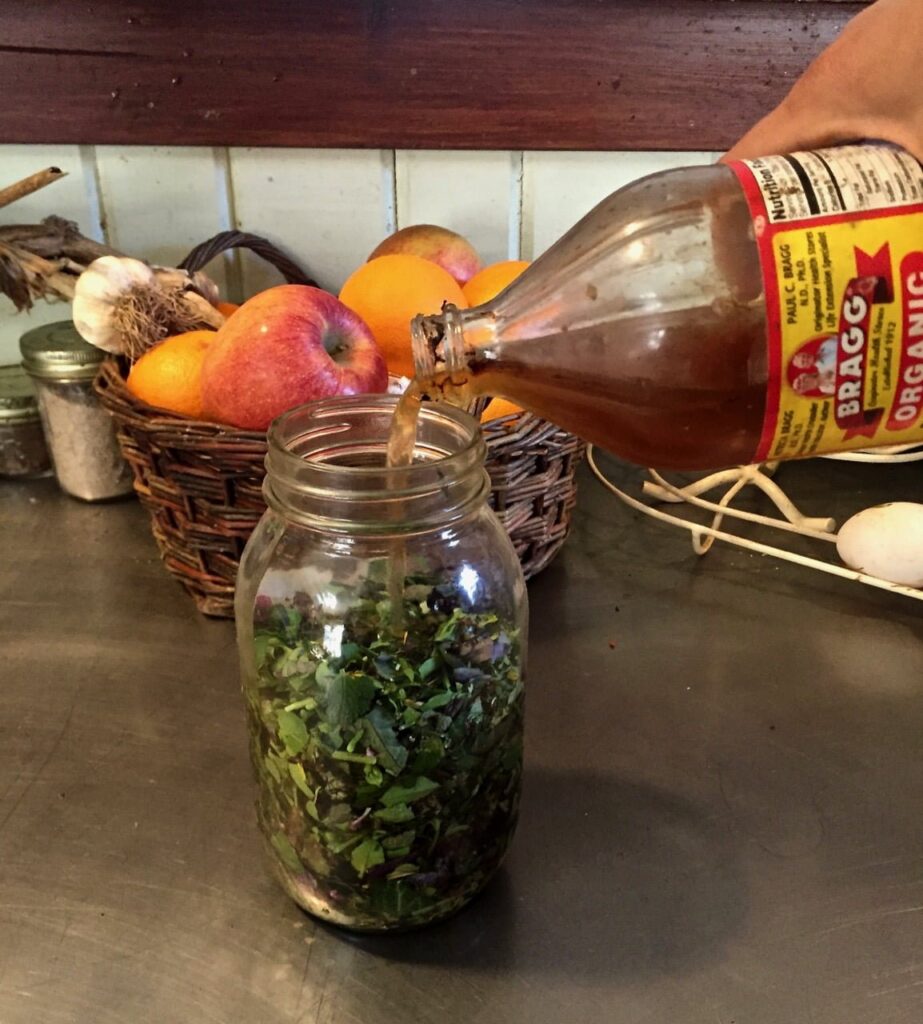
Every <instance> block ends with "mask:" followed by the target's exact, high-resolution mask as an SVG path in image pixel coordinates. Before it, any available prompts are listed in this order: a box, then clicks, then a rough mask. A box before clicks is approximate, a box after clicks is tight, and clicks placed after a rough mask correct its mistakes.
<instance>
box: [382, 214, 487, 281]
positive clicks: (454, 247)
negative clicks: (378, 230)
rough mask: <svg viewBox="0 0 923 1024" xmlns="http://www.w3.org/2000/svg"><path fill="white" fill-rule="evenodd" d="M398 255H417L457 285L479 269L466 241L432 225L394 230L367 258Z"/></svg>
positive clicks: (473, 251) (474, 255)
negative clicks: (451, 278)
mask: <svg viewBox="0 0 923 1024" xmlns="http://www.w3.org/2000/svg"><path fill="white" fill-rule="evenodd" d="M401 252H405V253H410V255H411V256H420V257H422V258H423V259H424V260H429V261H430V263H438V264H439V266H440V267H442V269H443V270H447V271H448V272H449V273H450V274H451V275H452V277H454V278H455V280H456V281H457V282H458V283H459V284H460V285H463V284H465V282H467V281H468V280H470V279H471V278H472V277H474V275H475V274H476V273H477V272H478V271H479V270H480V269H481V261H480V259H479V258H478V254H477V253H476V252H475V250H474V246H473V245H472V244H471V243H470V242H469V241H468V239H467V238H462V236H461V235H459V234H456V233H455V232H454V231H449V229H448V228H440V227H437V226H436V225H435V224H414V225H413V226H411V227H408V228H401V230H400V231H395V232H394V234H393V235H389V236H388V237H387V238H386V239H385V240H384V241H383V242H382V243H381V244H380V245H379V246H378V247H377V248H376V249H375V250H374V252H372V254H371V255H370V256H369V259H370V260H374V259H375V258H376V257H378V256H392V255H394V254H395V253H401Z"/></svg>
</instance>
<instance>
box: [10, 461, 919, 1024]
mask: <svg viewBox="0 0 923 1024" xmlns="http://www.w3.org/2000/svg"><path fill="white" fill-rule="evenodd" d="M607 465H608V466H609V468H610V469H611V470H613V472H615V473H616V474H620V473H628V472H629V471H628V470H626V469H623V468H621V467H619V465H618V464H617V463H615V462H614V461H611V460H610V461H608V462H607ZM781 472H783V473H784V474H785V480H786V483H787V484H789V485H791V486H790V489H791V491H792V492H793V493H794V494H796V495H797V496H798V499H799V501H800V503H801V504H802V506H803V507H804V508H805V510H806V511H815V512H816V513H817V514H828V513H829V512H830V510H831V504H834V505H835V504H836V500H835V496H836V495H837V494H844V493H850V492H852V497H850V499H849V502H848V504H850V506H851V507H854V508H857V507H861V506H862V504H863V503H864V504H872V503H874V501H875V500H878V499H880V498H882V497H896V496H898V495H899V496H902V497H905V498H908V499H911V500H914V499H915V500H923V473H921V470H920V468H919V467H915V466H909V467H902V468H900V469H888V470H887V471H885V470H882V469H879V468H874V467H870V468H856V467H854V466H847V465H844V464H833V463H826V464H821V463H816V462H815V463H811V464H807V465H799V466H790V467H784V468H783V470H782V471H781ZM884 482H887V483H888V488H887V491H885V490H884V489H883V486H882V485H883V483H884ZM857 489H861V490H862V491H863V492H864V494H863V495H862V496H861V497H857V496H856V492H857ZM530 591H531V600H532V643H531V661H530V676H529V680H528V694H529V696H528V701H527V719H528V727H527V758H526V764H527V769H526V788H525V797H524V803H523V816H522V820H521V824H520V827H519V831H518V834H517V837H516V840H515V843H514V847H513V850H512V852H511V854H510V856H509V858H508V860H507V862H506V865H505V867H504V869H503V870H502V872H501V874H500V876H499V877H498V878H497V879H496V880H495V882H494V883H493V884H492V885H491V886H490V887H489V888H488V890H487V891H486V892H485V893H484V894H483V896H482V897H480V898H479V899H478V900H477V901H476V902H475V903H474V904H473V905H472V906H471V907H470V908H468V909H467V910H466V911H464V912H463V913H462V914H460V915H459V916H457V917H456V918H454V919H453V920H451V921H449V922H447V923H445V924H443V925H440V926H438V927H435V928H431V929H429V930H426V931H421V932H417V933H413V934H408V935H402V936H397V937H381V938H374V939H356V938H352V937H350V936H348V935H346V934H343V933H340V932H337V931H334V930H331V929H329V928H326V927H324V926H321V925H317V924H315V923H314V922H313V921H312V920H311V919H310V918H309V917H307V916H306V915H304V914H303V913H302V912H301V911H299V910H298V909H297V908H296V907H295V906H294V905H293V904H292V903H291V902H290V901H289V900H288V899H287V897H285V896H284V895H283V894H282V892H281V891H280V890H279V889H277V887H276V886H275V884H274V883H273V882H272V880H271V879H270V877H269V875H268V873H267V871H266V870H265V868H264V866H263V863H262V860H261V854H260V850H259V846H258V841H257V834H256V826H255V819H254V812H253V796H254V792H253V785H252V782H251V777H250V767H249V763H248V760H247V743H246V735H245V727H244V716H243V704H242V700H241V698H240V695H239V692H238V675H237V666H236V654H235V650H234V637H233V628H232V625H231V624H230V623H229V622H222V621H209V620H206V619H204V618H202V617H200V616H199V615H198V614H197V613H196V612H195V610H194V607H193V605H192V603H191V601H190V600H189V599H188V598H187V597H186V596H185V595H184V594H183V593H182V592H181V590H180V589H179V588H178V586H177V585H176V584H175V583H173V581H172V580H171V579H170V578H169V577H168V576H167V575H166V573H165V572H164V570H163V569H162V568H161V566H160V564H159V561H158V559H157V555H156V552H155V549H154V545H153V541H152V539H151V537H150V533H149V530H148V525H147V520H146V516H145V514H144V513H143V511H142V510H141V508H140V507H139V506H138V505H137V504H135V503H134V502H132V501H129V502H122V503H119V504H112V505H101V506H89V505H82V504H80V503H78V502H75V501H72V500H70V499H68V498H66V497H64V496H63V495H61V494H60V493H59V492H58V491H57V489H56V487H55V484H54V483H53V481H50V480H44V481H38V482H33V483H27V484H15V483H8V482H3V483H2V484H0V601H2V614H0V678H2V682H0V1024H65V1022H67V1024H78V1022H79V1024H109V1022H119V1024H121V1022H130V1024H174V1022H176V1024H212V1022H214V1024H218V1022H221V1024H225V1022H227V1024H288V1022H292V1024H294V1022H299V1024H300V1022H305V1024H307V1022H310V1024H334V1022H336V1024H353V1022H355V1024H360V1022H361V1024H394V1022H396V1021H403V1022H413V1024H494V1022H497V1024H500V1022H502V1024H571V1022H574V1024H576V1022H580V1024H583V1022H591V1021H593V1022H597V1021H603V1022H610V1021H611V1022H617V1024H802V1022H803V1024H905V1022H906V1024H919V1022H920V1021H921V1020H923V699H921V698H923V645H921V643H920V637H921V632H923V614H921V613H923V605H917V604H916V603H914V602H911V601H909V600H906V599H902V598H898V597H894V596H892V595H889V594H886V593H881V592H877V591H874V590H871V589H868V588H863V587H861V586H859V585H857V584H852V583H848V582H845V581H839V580H835V579H832V578H827V577H823V576H819V575H815V574H813V573H811V572H810V571H808V570H804V569H800V568H796V567H794V566H787V565H782V564H778V563H775V562H773V561H771V560H768V559H762V558H759V557H755V556H751V555H749V554H747V553H746V552H742V551H737V550H732V549H729V548H723V549H722V548H716V549H715V551H713V552H712V553H711V554H710V555H708V556H707V558H706V559H704V560H697V559H696V558H695V556H694V555H693V554H692V553H691V549H690V546H689V542H688V539H687V538H686V537H685V536H683V535H680V534H678V533H673V532H671V531H670V530H669V528H667V527H664V526H661V525H659V524H656V523H652V522H649V521H647V520H644V519H642V518H639V517H638V516H636V515H635V514H633V513H631V512H629V511H628V510H626V509H624V508H623V507H622V506H620V505H618V504H617V503H616V502H615V501H614V499H612V498H611V497H610V496H608V495H607V494H605V493H604V492H603V491H602V489H601V488H600V487H598V486H597V485H596V484H595V482H593V481H591V480H590V478H589V477H588V475H586V474H585V475H584V478H583V480H582V489H581V494H580V507H579V510H578V515H577V520H576V524H575V529H574V532H573V535H572V537H571V538H570V540H569V542H568V544H567V546H566V548H565V550H564V552H563V553H562V555H561V556H560V557H559V558H558V560H557V561H556V562H555V563H554V564H553V565H552V566H551V567H550V568H549V569H547V570H546V571H545V572H544V573H543V574H542V575H541V576H539V577H538V578H537V579H536V580H535V581H533V583H532V584H531V585H530Z"/></svg>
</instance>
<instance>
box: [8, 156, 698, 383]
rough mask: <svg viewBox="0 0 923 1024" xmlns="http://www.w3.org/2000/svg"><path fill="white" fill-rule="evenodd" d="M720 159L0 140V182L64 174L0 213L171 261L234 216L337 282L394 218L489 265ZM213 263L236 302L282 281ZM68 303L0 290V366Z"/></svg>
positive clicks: (237, 223)
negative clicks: (53, 219)
mask: <svg viewBox="0 0 923 1024" xmlns="http://www.w3.org/2000/svg"><path fill="white" fill-rule="evenodd" d="M717 157H718V154H717V153H699V152H684V153H622V152H611V153H565V152H553V153H547V152H541V153H539V152H534V153H533V152H525V153H523V152H428V151H404V150H397V151H394V150H352V149H342V150H336V149H236V148H231V149H211V148H208V147H181V148H166V147H156V146H137V147H114V146H10V145H0V185H5V184H8V183H11V182H13V181H17V180H18V179H20V178H22V177H25V176H26V175H27V174H30V173H32V172H33V171H36V170H39V169H40V168H42V167H47V166H49V165H51V164H55V165H57V166H59V167H61V168H63V169H64V170H65V171H67V173H68V176H67V177H66V178H64V179H63V180H62V181H60V182H57V183H56V184H54V185H52V186H50V187H49V188H47V189H44V190H43V191H41V192H38V193H36V194H35V195H33V196H29V197H28V198H26V199H22V200H20V201H19V202H17V203H16V204H15V205H13V206H10V207H8V208H6V209H3V210H2V211H0V223H14V222H15V223H34V222H37V221H39V220H41V218H42V217H45V216H47V215H48V214H50V213H56V214H59V215H61V216H63V217H68V218H70V219H72V220H75V221H76V222H77V223H78V224H79V225H80V228H81V230H82V231H83V233H84V234H86V235H89V236H91V237H93V238H97V239H101V240H107V241H109V242H110V244H112V245H113V246H115V247H116V248H118V249H120V250H122V251H124V252H127V253H130V254H131V255H134V256H139V257H142V258H144V259H148V260H151V261H152V262H157V263H163V264H168V265H175V264H176V263H177V262H178V261H179V260H181V259H182V258H183V257H184V256H185V255H186V253H187V252H188V251H189V250H190V249H191V248H192V246H193V245H195V244H196V243H197V242H200V241H203V240H204V239H206V238H208V237H210V236H211V235H213V234H215V233H216V232H218V231H223V230H225V229H227V228H231V227H238V228H241V229H243V230H246V231H253V232H255V233H257V234H261V235H265V236H266V237H268V238H270V239H272V240H273V241H274V242H276V243H277V244H278V245H279V246H280V247H281V248H284V249H285V250H287V251H288V252H289V253H290V254H291V255H292V256H293V257H294V258H295V259H296V260H298V261H299V262H300V263H302V265H303V266H304V267H305V268H306V269H307V270H308V271H309V272H310V273H311V274H312V275H313V276H314V277H315V278H317V280H318V281H320V282H321V284H323V285H324V286H325V287H327V288H331V289H334V290H335V289H337V288H339V286H340V285H341V284H342V282H343V280H344V279H345V278H346V276H347V275H348V274H349V273H350V271H351V270H353V269H354V268H355V267H356V266H358V264H360V263H361V262H362V261H363V260H364V259H365V258H366V256H367V255H368V253H369V252H370V251H371V249H373V248H374V246H375V245H376V244H377V243H378V242H379V241H380V240H381V239H382V238H383V237H384V236H385V235H387V234H388V233H390V232H391V231H393V230H395V228H398V227H405V226H406V225H408V224H419V223H436V224H442V225H444V226H446V227H449V228H452V229H453V230H455V231H458V232H460V233H461V234H463V235H465V236H466V237H467V238H469V239H470V240H471V242H472V243H473V244H474V245H475V247H476V248H477V249H478V251H479V252H480V254H481V257H482V259H483V260H484V262H485V263H492V262H494V261H496V260H502V259H510V258H523V259H532V258H533V257H535V256H536V255H538V254H540V253H541V252H543V251H544V250H545V249H546V248H547V247H548V246H549V245H550V244H551V243H552V242H554V241H555V240H556V239H557V238H558V237H559V236H560V235H561V234H562V232H563V231H565V230H566V229H567V228H569V227H570V226H571V225H572V224H573V223H574V221H576V220H577V219H578V218H579V217H580V216H582V215H583V214H584V213H586V211H587V210H589V209H590V208H591V207H592V206H594V205H595V204H596V203H597V202H599V200H600V199H602V198H604V197H605V196H606V195H608V194H609V193H610V192H612V191H613V190H614V189H616V188H619V187H620V186H621V185H624V184H627V183H628V182H630V181H632V180H634V179H635V178H638V177H641V176H642V175H645V174H650V173H653V172H654V171H658V170H664V169H666V168H670V167H678V166H682V165H683V164H690V163H711V162H713V161H714V160H716V159H717ZM209 272H210V274H211V275H212V276H213V277H214V279H215V280H216V281H217V282H218V284H219V285H220V287H221V289H222V291H223V292H224V293H225V294H226V296H227V297H228V298H229V299H232V300H240V299H241V298H243V297H245V296H247V295H250V294H253V293H254V292H255V291H258V290H260V289H262V288H266V287H269V286H270V285H272V284H276V283H278V282H279V280H280V278H279V277H278V275H277V274H276V273H275V271H273V270H272V269H271V268H269V267H268V266H267V265H266V264H265V263H263V262H262V261H261V260H259V259H258V258H257V257H254V256H252V255H244V256H242V257H241V258H239V259H238V258H235V257H228V258H225V259H223V260H216V261H215V262H214V263H213V264H212V265H211V266H210V267H209ZM68 313H69V309H68V307H67V306H65V305H60V304H50V303H41V304H39V305H37V306H36V307H35V308H34V309H33V310H32V311H31V312H29V313H28V314H16V313H15V311H14V309H13V306H12V304H11V303H10V302H9V301H8V300H7V299H6V298H3V297H0V364H2V363H9V362H14V361H18V359H19V349H18V340H19V337H20V335H21V334H22V333H23V332H24V331H26V330H28V329H29V328H30V327H33V326H36V325H38V324H42V323H48V322H50V321H53V320H59V319H65V318H66V317H67V316H68Z"/></svg>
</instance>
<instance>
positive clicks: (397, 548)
mask: <svg viewBox="0 0 923 1024" xmlns="http://www.w3.org/2000/svg"><path fill="white" fill-rule="evenodd" d="M422 401H423V396H422V393H421V391H420V389H419V387H418V386H417V385H416V384H411V385H410V387H409V388H408V389H407V391H406V392H405V393H404V394H403V395H402V396H401V398H400V401H399V402H398V403H397V408H396V409H395V410H394V418H393V419H392V421H391V431H390V433H389V435H388V449H387V454H386V456H385V465H386V466H387V467H388V469H400V468H402V467H404V466H410V465H412V464H413V453H414V450H415V449H416V443H417V420H418V419H419V417H420V406H421V404H422ZM406 576H407V549H406V547H405V545H404V541H403V539H402V538H401V537H397V538H395V540H394V542H393V544H392V549H391V559H390V565H389V567H388V598H389V601H390V604H391V628H392V630H393V632H394V633H395V634H396V635H397V634H400V633H403V631H404V580H405V578H406Z"/></svg>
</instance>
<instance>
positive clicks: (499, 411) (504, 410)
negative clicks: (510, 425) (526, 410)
mask: <svg viewBox="0 0 923 1024" xmlns="http://www.w3.org/2000/svg"><path fill="white" fill-rule="evenodd" d="M522 411H523V408H522V406H521V405H517V404H516V403H515V402H511V401H510V400H509V399H508V398H494V399H492V401H491V403H490V405H488V406H487V408H486V409H485V410H484V411H483V412H482V413H481V422H482V423H490V421H491V420H498V419H500V417H501V416H512V415H513V413H519V412H522Z"/></svg>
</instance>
